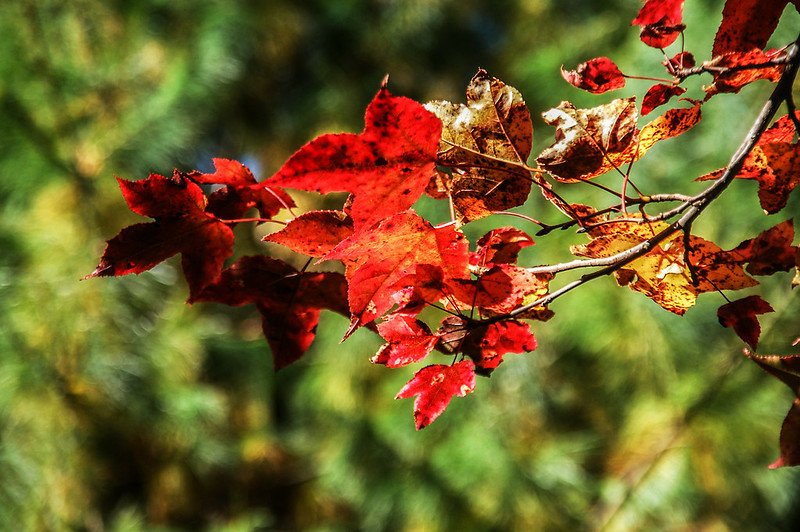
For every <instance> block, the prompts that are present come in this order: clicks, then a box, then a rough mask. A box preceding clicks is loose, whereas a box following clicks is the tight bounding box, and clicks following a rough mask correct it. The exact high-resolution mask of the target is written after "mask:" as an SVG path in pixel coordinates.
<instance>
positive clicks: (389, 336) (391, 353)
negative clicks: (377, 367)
mask: <svg viewBox="0 0 800 532" xmlns="http://www.w3.org/2000/svg"><path fill="white" fill-rule="evenodd" d="M378 333H379V334H380V335H381V337H383V339H384V340H386V342H387V343H385V344H383V346H381V348H380V350H378V353H377V354H376V355H375V356H374V357H372V358H371V359H370V361H371V362H372V363H373V364H385V365H386V367H389V368H399V367H401V366H406V365H408V364H411V363H414V362H419V361H420V360H422V359H423V358H425V357H426V356H428V354H429V353H430V352H431V351H433V348H434V347H435V346H436V342H437V341H438V340H439V337H438V336H436V335H433V334H431V331H430V329H428V326H427V325H425V324H424V323H423V322H421V321H420V320H418V319H416V318H414V317H413V316H409V315H408V314H393V315H392V316H391V317H389V319H387V320H386V321H384V322H383V323H380V324H378Z"/></svg>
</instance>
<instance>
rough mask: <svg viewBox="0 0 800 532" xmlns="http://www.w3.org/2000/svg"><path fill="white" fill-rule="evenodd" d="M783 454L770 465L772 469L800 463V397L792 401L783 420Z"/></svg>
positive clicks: (781, 438) (781, 447) (781, 437)
mask: <svg viewBox="0 0 800 532" xmlns="http://www.w3.org/2000/svg"><path fill="white" fill-rule="evenodd" d="M780 450H781V451H780V452H781V455H780V456H779V457H778V459H777V460H775V461H774V462H772V463H771V464H770V465H769V468H770V469H777V468H779V467H791V466H797V465H800V399H795V400H794V401H792V406H791V408H789V413H788V414H786V418H785V419H784V420H783V425H782V426H781V435H780Z"/></svg>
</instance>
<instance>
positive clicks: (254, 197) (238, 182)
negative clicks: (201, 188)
mask: <svg viewBox="0 0 800 532" xmlns="http://www.w3.org/2000/svg"><path fill="white" fill-rule="evenodd" d="M213 162H214V168H215V169H216V171H215V172H214V173H213V174H202V173H200V172H192V173H191V174H188V175H189V177H190V178H191V179H192V180H193V181H195V182H197V183H203V184H212V185H225V186H224V187H223V188H221V189H220V190H217V191H215V192H213V193H212V194H211V195H210V196H209V198H208V208H207V209H206V211H207V212H209V213H211V214H214V215H215V216H217V217H218V218H223V219H228V220H232V219H236V218H240V217H242V216H243V215H244V213H245V212H247V210H248V209H252V208H256V209H258V212H259V213H260V215H261V217H262V218H272V217H273V216H275V215H276V214H278V212H279V211H280V210H281V209H285V208H291V207H294V206H295V204H294V200H292V198H291V197H290V196H289V195H288V194H286V192H284V191H283V190H282V189H280V188H277V187H265V186H264V185H260V184H258V182H257V181H256V178H255V176H254V175H253V173H252V172H251V171H250V169H249V168H247V167H246V166H245V165H243V164H242V163H240V162H239V161H233V160H231V159H213Z"/></svg>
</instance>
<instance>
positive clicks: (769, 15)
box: [711, 0, 797, 56]
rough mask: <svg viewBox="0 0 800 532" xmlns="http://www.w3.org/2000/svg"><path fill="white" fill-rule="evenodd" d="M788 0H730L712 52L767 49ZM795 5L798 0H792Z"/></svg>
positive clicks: (724, 10) (717, 53) (723, 14)
mask: <svg viewBox="0 0 800 532" xmlns="http://www.w3.org/2000/svg"><path fill="white" fill-rule="evenodd" d="M788 3H789V0H727V1H726V2H725V7H724V8H723V10H722V23H721V24H720V26H719V29H718V30H717V35H716V37H715V38H714V46H713V48H712V51H711V55H713V56H718V55H722V54H726V53H729V52H747V51H748V50H752V49H753V48H759V49H761V48H764V47H765V46H766V45H767V41H768V40H769V38H770V36H771V35H772V32H774V31H775V28H776V27H778V21H779V20H780V18H781V14H782V13H783V10H784V8H785V7H786V5H787V4H788ZM793 3H795V5H796V4H797V2H796V1H795V0H793Z"/></svg>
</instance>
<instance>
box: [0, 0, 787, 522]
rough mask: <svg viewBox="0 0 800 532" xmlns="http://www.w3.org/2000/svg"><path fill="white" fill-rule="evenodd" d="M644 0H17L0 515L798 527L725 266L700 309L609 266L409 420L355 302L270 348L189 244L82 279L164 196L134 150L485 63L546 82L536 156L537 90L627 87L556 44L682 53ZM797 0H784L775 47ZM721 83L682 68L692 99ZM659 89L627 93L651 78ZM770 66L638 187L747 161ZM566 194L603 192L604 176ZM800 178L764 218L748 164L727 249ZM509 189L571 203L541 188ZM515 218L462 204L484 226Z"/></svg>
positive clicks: (153, 152)
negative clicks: (655, 43)
mask: <svg viewBox="0 0 800 532" xmlns="http://www.w3.org/2000/svg"><path fill="white" fill-rule="evenodd" d="M686 4H687V5H686V14H685V21H686V24H687V26H688V30H687V32H686V48H687V49H688V50H690V51H693V52H694V53H695V54H696V56H697V57H698V59H699V60H703V59H707V58H708V53H709V52H708V51H709V50H710V48H711V41H712V39H713V35H714V32H715V31H716V27H717V26H718V24H719V21H720V18H721V15H720V13H721V2H719V1H699V0H689V1H687V2H686ZM639 6H640V4H639V2H637V1H635V0H610V1H593V2H588V1H579V0H562V1H556V0H500V1H494V2H489V1H479V0H405V1H402V0H341V1H328V0H305V1H291V0H269V1H265V2H259V1H255V0H250V1H244V0H240V1H236V2H233V1H215V0H196V1H188V0H141V1H125V0H115V1H104V0H71V1H56V0H15V1H13V2H1V3H0V205H2V213H1V214H0V528H1V529H3V530H12V529H13V530H90V531H101V530H113V531H117V530H119V531H122V530H181V529H209V530H253V529H262V530H299V529H303V530H354V529H361V530H421V531H427V530H582V529H603V528H605V529H607V530H643V529H660V530H664V529H670V530H676V529H677V530H714V531H717V530H782V529H789V528H790V525H791V523H793V522H794V521H796V520H797V519H800V490H799V489H798V485H800V477H798V473H797V471H795V470H793V469H788V468H785V469H781V470H776V471H769V470H767V469H766V465H767V464H769V463H770V462H771V461H772V460H773V459H774V458H775V457H776V456H777V450H778V447H777V441H778V431H779V427H780V424H781V422H782V419H783V416H784V415H785V412H786V411H787V410H788V407H789V405H790V402H791V393H790V392H789V390H787V389H786V388H785V387H784V386H782V385H781V384H780V383H778V382H777V381H775V380H772V379H770V378H768V377H767V376H766V375H765V374H764V373H763V372H761V371H760V370H759V369H758V368H757V367H756V366H755V365H754V364H750V363H747V362H746V361H745V360H744V357H743V356H742V354H741V349H742V347H743V346H742V344H741V342H740V341H739V340H738V339H737V338H736V337H735V336H734V335H733V334H732V333H731V332H730V331H728V330H725V329H723V328H721V327H720V326H719V324H718V323H717V319H716V308H717V307H718V306H719V305H720V304H722V303H723V302H724V300H723V299H722V297H721V296H719V295H717V294H709V295H706V296H703V297H701V298H700V301H699V303H698V305H697V307H696V308H694V309H692V310H690V311H689V313H688V314H687V316H685V317H684V318H679V317H677V316H673V315H671V314H669V313H667V312H665V311H663V310H661V309H660V308H659V307H657V306H656V305H655V304H654V303H652V302H651V301H649V300H648V299H646V298H645V297H643V296H642V295H641V294H635V293H632V292H630V291H629V290H627V289H622V288H618V287H616V286H615V283H614V282H613V280H611V279H601V280H598V281H594V282H593V283H591V284H589V285H587V286H585V287H583V288H582V289H581V290H578V291H577V292H575V293H573V294H570V295H568V296H566V297H564V298H561V299H559V300H558V301H557V302H555V303H554V304H553V306H552V309H553V310H554V311H555V313H556V316H555V318H553V319H552V320H551V321H550V322H548V323H545V324H534V330H535V332H536V334H537V337H538V341H539V345H540V347H539V348H538V349H537V350H536V351H535V352H534V353H531V354H527V355H522V356H509V357H508V360H507V362H506V363H505V364H503V365H502V366H501V367H500V368H499V369H498V370H497V371H496V372H495V373H494V374H493V376H492V378H491V379H480V380H479V382H478V385H477V389H476V391H475V393H474V394H472V395H470V396H468V397H466V398H463V399H462V398H458V399H455V400H454V401H453V403H452V404H451V406H450V407H449V409H448V411H447V412H446V413H445V414H444V415H443V416H442V417H441V418H440V419H439V420H437V421H436V422H435V423H434V424H433V425H431V426H430V427H428V428H426V429H425V430H424V431H422V432H415V431H414V427H413V420H412V416H411V408H412V402H411V401H408V400H404V401H395V400H394V399H393V397H394V395H395V393H396V392H397V391H398V390H399V389H400V387H401V386H402V385H403V383H405V382H406V381H407V380H408V379H409V378H410V377H411V375H412V374H413V372H414V371H415V370H416V369H418V368H417V367H408V368H403V369H400V370H391V371H390V370H387V369H386V368H384V367H376V366H373V365H371V364H370V363H369V362H368V358H369V356H370V355H371V354H372V353H374V351H375V349H376V348H377V347H378V345H379V343H380V342H379V341H378V340H377V339H376V337H375V336H374V335H372V334H371V333H369V332H368V331H360V332H359V333H357V334H356V335H354V336H353V337H352V338H350V339H349V340H348V341H347V342H345V343H343V344H339V339H340V338H341V335H342V333H343V332H344V330H345V329H346V326H347V324H346V320H344V319H343V318H341V317H339V316H334V315H332V314H328V313H326V314H325V315H324V316H323V320H322V323H321V326H320V329H319V335H318V339H317V341H316V342H315V344H314V345H313V347H312V349H311V350H310V352H309V353H308V354H307V355H306V357H304V359H302V360H301V361H300V362H299V363H297V364H295V365H294V366H292V367H290V368H288V369H286V370H283V371H281V372H280V373H279V374H275V373H274V372H273V370H272V367H271V364H272V363H271V357H270V353H269V348H268V347H267V346H266V343H265V342H264V340H263V338H262V337H261V331H260V324H259V318H258V316H257V314H256V313H255V311H254V310H253V309H251V308H240V309H230V308H227V307H223V306H219V305H211V304H209V305H205V304H198V305H195V306H191V307H190V306H187V305H185V304H184V301H185V299H186V296H187V290H186V286H185V284H184V282H183V280H182V278H181V275H180V270H179V267H178V264H177V262H176V261H175V260H174V259H173V260H170V261H168V262H167V263H164V264H162V265H159V266H158V267H156V268H154V269H153V270H152V271H151V272H148V273H145V274H142V275H140V276H131V277H126V278H120V279H92V280H88V281H79V280H80V279H81V278H82V277H83V276H84V275H86V274H88V273H89V272H91V271H92V270H93V269H94V267H95V266H96V264H97V261H98V257H99V256H100V254H101V253H102V250H103V246H104V243H105V242H104V241H105V240H106V239H108V238H110V237H111V236H113V235H114V234H115V233H116V232H117V231H118V230H119V229H120V228H121V227H123V226H125V225H128V224H131V223H136V222H139V221H143V220H141V219H140V218H137V217H136V216H135V215H134V214H132V213H130V212H128V210H127V208H126V206H125V204H124V201H123V199H122V197H121V195H120V194H119V190H118V188H117V185H116V181H115V180H114V176H115V175H118V176H120V177H124V178H127V179H141V178H144V177H146V176H147V174H148V173H149V172H159V173H169V172H171V170H172V168H173V167H178V168H181V169H183V170H189V169H192V168H199V169H201V170H205V171H208V170H210V169H211V161H210V160H211V157H215V156H221V157H231V158H237V159H240V160H243V161H244V162H245V163H246V164H248V165H250V166H251V167H252V168H253V169H254V171H255V172H256V173H257V175H260V176H261V177H267V176H269V175H270V174H271V173H272V172H274V171H275V170H276V169H277V168H279V167H280V165H281V163H282V162H283V161H284V160H285V159H286V158H287V157H288V156H289V155H291V153H292V152H293V151H294V150H296V149H297V148H298V147H299V146H300V145H302V144H303V143H304V142H306V141H308V140H310V139H311V138H313V137H314V136H315V135H317V134H320V133H323V132H328V131H358V130H360V129H361V127H362V117H363V110H364V108H365V106H366V104H367V103H368V102H369V100H370V99H371V98H372V96H373V95H374V93H375V92H376V90H377V88H378V86H379V84H380V81H381V79H382V78H383V76H384V75H385V74H386V73H389V75H390V88H391V90H392V91H393V92H394V93H396V94H403V95H407V96H410V97H413V98H415V99H417V100H419V101H427V100H430V99H447V100H451V101H463V91H464V87H465V86H466V83H467V82H468V80H469V79H470V77H471V76H472V75H473V74H474V73H475V71H476V70H477V69H478V68H479V67H483V68H485V69H486V70H488V71H489V72H490V73H491V74H492V75H494V76H496V77H498V78H500V79H502V80H504V81H505V82H506V83H508V84H510V85H513V86H515V87H517V88H518V89H519V90H520V91H521V92H522V94H523V95H524V96H525V98H526V101H527V103H528V105H529V107H530V109H531V113H532V115H533V117H534V127H535V131H536V133H535V139H534V153H538V151H540V150H541V149H543V148H544V147H546V146H547V145H549V144H550V143H551V142H552V135H553V130H552V128H549V127H547V126H545V125H544V124H543V123H542V121H541V119H540V113H541V112H542V111H545V110H547V109H549V108H550V107H554V106H556V105H558V103H559V102H560V101H561V100H570V101H572V102H574V103H575V104H576V105H578V106H594V105H599V104H601V103H606V102H608V101H609V100H610V99H611V98H612V97H614V94H612V95H601V96H593V95H590V94H586V93H582V92H580V91H578V90H576V89H574V88H573V87H571V86H569V85H568V84H566V83H565V82H564V81H563V80H562V79H561V76H560V75H559V67H560V66H561V65H562V64H563V65H565V66H567V67H568V68H571V67H574V65H576V64H577V63H579V62H581V61H584V60H586V59H589V58H591V57H595V56H598V55H608V56H610V57H612V58H613V59H614V60H615V61H616V62H617V63H618V64H619V65H620V67H621V68H622V70H623V71H625V72H630V73H634V74H640V75H651V76H652V75H655V76H663V75H664V74H663V68H662V67H661V66H660V64H659V62H660V61H661V59H662V57H661V56H660V53H659V52H658V51H657V50H653V49H649V48H647V47H645V46H644V45H642V44H641V43H640V42H639V40H638V38H637V29H636V28H631V27H630V25H629V23H630V20H631V19H632V18H633V17H634V16H635V14H636V11H637V10H638V8H639ZM797 22H798V16H797V14H796V13H794V12H790V11H789V10H787V12H786V14H785V16H784V20H783V21H782V24H781V26H780V27H779V29H778V32H777V33H776V35H775V37H774V39H773V42H774V44H775V45H778V46H782V45H784V44H786V43H788V42H790V41H791V40H792V39H793V38H794V35H795V32H796V28H797V26H798V24H797ZM678 46H679V45H676V47H678ZM708 82H709V79H708V78H703V79H702V80H700V79H697V80H690V82H689V83H688V86H689V87H691V88H690V91H689V93H687V96H690V97H695V98H697V97H701V96H702V91H701V90H700V88H699V87H700V85H701V84H702V83H708ZM648 86H649V83H648V82H643V81H631V82H629V84H628V87H626V88H625V89H623V90H621V91H619V92H618V93H615V94H618V95H619V96H630V95H633V94H636V95H637V96H638V97H639V98H641V96H642V95H643V94H644V92H645V90H646V89H647V87H648ZM770 90H771V87H770V86H769V85H768V84H766V83H765V82H759V83H756V84H754V85H753V86H751V87H748V88H747V89H745V90H744V91H743V92H742V94H741V95H738V96H737V95H722V96H719V97H716V98H715V99H714V100H712V101H711V102H710V103H709V104H708V105H706V106H704V111H703V112H704V115H705V117H704V120H703V122H701V124H700V125H699V126H698V127H697V128H695V129H694V130H692V131H691V132H689V133H687V134H686V135H684V136H683V137H681V138H680V139H675V140H673V141H669V142H665V143H663V144H664V145H663V146H661V145H659V146H657V147H656V148H654V149H653V150H652V151H651V152H650V153H649V154H648V156H647V157H646V158H645V159H643V160H642V161H641V162H640V163H638V164H637V166H636V168H635V169H634V176H635V179H636V182H637V184H639V185H640V186H641V187H642V188H644V189H645V190H646V191H647V192H649V193H654V192H682V193H692V192H696V191H698V190H700V185H698V184H697V183H693V182H692V179H693V178H694V177H696V176H698V175H700V174H702V173H705V172H707V171H710V170H713V169H716V168H718V167H721V166H723V165H724V164H725V163H726V161H727V158H728V157H729V156H730V154H731V153H732V152H733V150H734V149H735V147H736V146H737V145H738V143H739V141H740V139H741V138H742V136H743V135H744V133H745V131H746V130H747V128H748V127H749V123H750V122H751V121H752V119H753V117H754V116H755V114H756V113H757V110H758V108H759V106H760V103H759V102H763V100H764V98H765V97H766V96H767V95H768V94H769V92H770ZM643 122H644V121H643ZM605 182H606V183H607V184H609V185H611V186H614V185H618V183H616V182H615V181H614V178H613V176H609V178H608V179H607V180H606V181H605ZM564 193H565V194H566V195H567V196H569V197H570V198H571V199H572V200H573V201H579V200H580V201H583V202H585V203H601V202H607V201H608V198H607V197H604V196H602V195H598V193H597V192H596V191H595V190H593V189H591V188H589V187H584V188H581V187H578V188H576V189H564ZM534 196H538V195H534ZM302 201H303V204H304V205H305V206H306V207H307V208H312V207H316V206H319V205H320V200H319V198H316V197H312V196H304V197H303V198H302ZM326 201H327V200H326ZM798 206H799V204H798V199H797V194H795V195H794V197H793V198H792V199H791V200H790V203H789V206H788V207H787V208H786V209H785V210H784V211H783V212H782V213H780V214H777V215H774V216H771V217H767V216H765V215H764V214H763V213H762V212H761V211H760V208H759V206H758V202H757V199H756V195H755V186H754V185H753V183H749V182H744V183H738V182H737V183H735V185H734V187H732V189H731V190H730V191H728V192H727V193H726V194H725V196H723V198H721V199H720V200H719V201H718V202H716V203H715V204H714V205H713V206H712V207H711V208H710V209H709V210H708V211H707V212H706V213H705V214H704V215H703V217H702V218H701V219H700V221H699V222H698V223H697V224H696V226H695V227H694V232H695V233H696V234H699V235H701V236H704V237H706V238H709V239H712V240H714V241H716V242H717V243H718V244H720V245H721V246H722V247H723V248H726V249H727V248H730V247H733V246H735V245H736V244H738V243H739V242H740V241H741V240H744V239H745V238H749V237H752V236H754V235H755V234H757V232H758V231H760V230H763V229H766V228H768V227H771V226H773V225H775V224H777V223H778V222H780V221H782V220H784V219H786V218H788V217H790V216H791V215H792V214H794V213H796V212H798ZM420 209H421V210H422V211H423V212H426V213H431V214H432V215H433V216H434V217H435V216H441V213H442V210H441V206H432V205H431V204H430V203H426V204H424V205H422V206H420ZM519 210H520V212H524V213H526V214H528V215H531V216H534V217H536V218H541V219H543V220H545V221H549V222H558V221H561V219H560V218H559V215H558V213H556V212H555V211H553V209H551V208H549V207H548V206H547V205H546V204H545V203H544V202H543V200H541V199H540V198H538V197H532V199H531V200H530V202H529V203H528V204H527V205H525V206H524V207H523V208H521V209H519ZM517 222H518V220H517ZM509 223H516V222H515V221H514V220H513V219H509V218H505V219H498V220H491V221H488V222H480V223H476V224H472V225H469V226H467V227H466V228H465V231H466V232H467V234H468V235H469V236H470V238H471V239H473V241H474V239H475V238H476V237H477V236H479V235H481V234H482V233H483V232H484V231H485V230H487V229H488V228H490V227H496V226H499V225H507V224H509ZM517 225H519V226H520V227H522V228H524V229H527V230H529V231H530V232H535V229H536V228H535V227H531V226H529V225H528V226H526V225H525V223H524V222H523V223H517ZM238 231H239V237H240V239H241V240H242V241H243V243H242V244H241V245H240V248H239V249H238V250H237V253H252V252H253V251H254V250H256V249H258V248H260V246H261V244H260V243H259V242H258V237H259V236H260V233H259V234H257V233H254V232H252V231H251V230H250V229H248V228H246V227H242V228H240V229H239V230H238ZM583 241H584V240H583V238H582V235H576V234H574V233H570V232H557V233H555V234H552V235H550V236H548V237H546V238H537V245H536V246H534V247H533V248H530V249H528V250H525V252H524V253H523V260H524V262H525V263H526V264H545V263H553V262H560V261H565V260H569V258H570V256H569V253H568V251H567V249H568V248H567V246H568V245H570V244H576V243H582V242H583ZM272 249H273V250H274V251H275V252H276V253H285V252H282V251H280V250H278V249H277V248H272ZM292 260H297V259H292ZM790 279H791V275H790V274H779V275H776V276H774V278H770V279H764V280H763V281H764V282H763V286H762V288H761V290H762V292H761V293H762V294H764V295H766V296H767V298H768V299H769V301H770V302H771V303H772V304H773V306H774V307H775V308H776V310H778V312H776V313H775V314H770V315H767V316H764V317H763V319H762V323H763V325H764V328H765V335H764V339H763V342H762V343H763V350H764V352H770V351H774V352H787V350H788V349H789V344H790V342H791V340H792V339H793V338H794V337H796V336H797V335H798V333H800V328H799V327H798V323H797V315H798V310H800V304H799V303H798V301H797V295H796V293H791V292H790V291H789V290H788V285H789V281H790ZM747 293H748V294H749V293H755V291H748V292H747Z"/></svg>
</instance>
